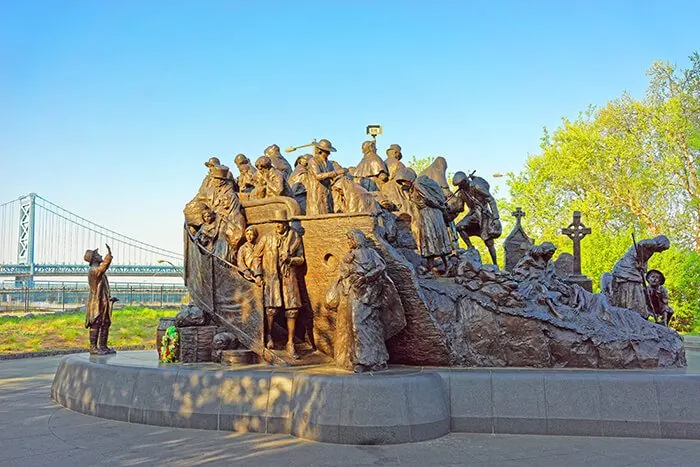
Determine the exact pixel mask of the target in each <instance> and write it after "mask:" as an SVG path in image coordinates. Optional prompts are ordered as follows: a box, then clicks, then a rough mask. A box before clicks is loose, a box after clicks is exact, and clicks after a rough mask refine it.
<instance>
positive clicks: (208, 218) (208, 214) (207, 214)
mask: <svg viewBox="0 0 700 467" xmlns="http://www.w3.org/2000/svg"><path fill="white" fill-rule="evenodd" d="M214 219H216V216H215V214H214V213H213V212H212V211H204V214H202V220H204V223H205V224H211V223H212V222H214Z"/></svg>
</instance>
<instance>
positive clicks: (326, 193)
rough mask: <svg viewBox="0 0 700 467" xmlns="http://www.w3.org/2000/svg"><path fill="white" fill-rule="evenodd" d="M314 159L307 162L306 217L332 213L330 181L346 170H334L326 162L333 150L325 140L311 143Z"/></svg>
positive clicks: (328, 162)
mask: <svg viewBox="0 0 700 467" xmlns="http://www.w3.org/2000/svg"><path fill="white" fill-rule="evenodd" d="M313 146H314V157H312V158H311V160H309V164H308V167H309V177H308V179H307V180H308V185H307V186H306V215H307V216H313V215H317V214H328V213H332V212H333V196H332V194H331V181H332V180H333V179H334V178H335V177H337V176H338V175H343V174H345V173H347V170H346V169H342V168H341V169H338V170H335V169H334V168H333V165H332V164H331V163H330V161H329V160H328V156H329V155H330V153H331V152H335V148H334V147H333V145H332V144H331V142H330V141H328V140H327V139H322V140H321V141H319V142H315V143H313Z"/></svg>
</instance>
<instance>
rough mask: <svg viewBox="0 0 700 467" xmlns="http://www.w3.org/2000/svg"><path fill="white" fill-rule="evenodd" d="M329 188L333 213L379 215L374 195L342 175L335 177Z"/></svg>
mask: <svg viewBox="0 0 700 467" xmlns="http://www.w3.org/2000/svg"><path fill="white" fill-rule="evenodd" d="M331 187H332V190H333V209H334V211H335V212H344V213H360V212H366V213H372V214H378V213H379V206H378V205H377V201H376V200H375V197H374V195H373V194H372V193H370V192H369V191H367V190H366V189H364V188H363V187H362V186H360V185H359V184H357V183H355V182H353V181H352V180H350V179H349V178H348V177H345V176H342V175H341V176H338V177H336V178H335V179H334V180H333V184H332V185H331Z"/></svg>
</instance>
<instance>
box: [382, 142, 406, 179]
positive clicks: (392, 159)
mask: <svg viewBox="0 0 700 467" xmlns="http://www.w3.org/2000/svg"><path fill="white" fill-rule="evenodd" d="M401 159H403V154H402V153H401V146H399V145H398V144H392V145H391V146H389V148H388V149H387V150H386V160H385V161H384V163H385V164H386V168H387V170H388V171H389V172H388V173H389V176H391V171H392V170H393V171H394V173H396V172H397V171H398V170H399V169H402V168H404V167H406V166H405V165H404V163H403V162H401Z"/></svg>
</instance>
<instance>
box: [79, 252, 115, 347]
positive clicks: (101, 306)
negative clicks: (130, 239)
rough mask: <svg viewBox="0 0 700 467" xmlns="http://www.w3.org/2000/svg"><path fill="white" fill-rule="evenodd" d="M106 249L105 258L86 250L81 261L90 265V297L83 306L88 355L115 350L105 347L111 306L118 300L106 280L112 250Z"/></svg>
mask: <svg viewBox="0 0 700 467" xmlns="http://www.w3.org/2000/svg"><path fill="white" fill-rule="evenodd" d="M105 246H106V247H107V256H105V257H104V259H102V256H100V254H99V253H98V252H97V248H96V249H94V250H87V251H86V252H85V256H84V257H83V259H84V260H85V261H87V262H88V263H89V264H90V269H89V271H88V285H89V286H90V296H89V297H88V302H87V305H86V306H85V327H86V328H89V329H90V353H91V354H93V355H107V354H115V353H117V352H116V350H114V349H111V348H109V347H107V338H108V337H109V326H110V325H111V324H112V305H113V304H114V302H116V301H117V300H118V299H116V298H112V296H111V294H110V290H109V281H108V280H107V269H109V265H110V264H112V250H111V249H110V248H109V245H105Z"/></svg>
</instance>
